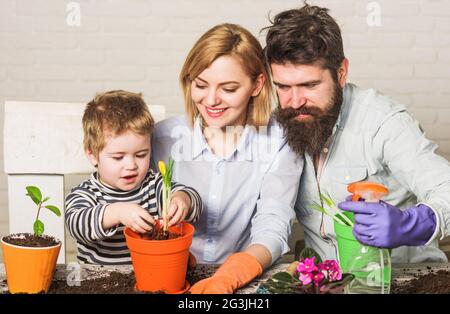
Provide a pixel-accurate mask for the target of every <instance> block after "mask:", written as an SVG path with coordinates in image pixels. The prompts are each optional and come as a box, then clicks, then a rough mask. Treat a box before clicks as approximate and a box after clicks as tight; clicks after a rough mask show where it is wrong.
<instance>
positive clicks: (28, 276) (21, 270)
mask: <svg viewBox="0 0 450 314" xmlns="http://www.w3.org/2000/svg"><path fill="white" fill-rule="evenodd" d="M1 241H2V249H3V261H4V263H5V271H6V280H7V282H8V290H9V292H10V293H39V292H42V291H44V292H47V291H48V288H49V287H50V284H51V282H52V278H53V273H54V272H55V267H56V261H57V259H58V255H59V251H60V249H61V243H59V244H57V245H54V246H50V247H25V246H17V245H13V244H9V243H7V242H5V241H3V238H2V239H1Z"/></svg>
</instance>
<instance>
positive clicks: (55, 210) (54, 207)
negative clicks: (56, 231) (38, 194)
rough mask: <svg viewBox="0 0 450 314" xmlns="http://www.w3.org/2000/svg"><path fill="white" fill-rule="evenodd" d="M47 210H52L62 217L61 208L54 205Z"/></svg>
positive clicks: (48, 206)
mask: <svg viewBox="0 0 450 314" xmlns="http://www.w3.org/2000/svg"><path fill="white" fill-rule="evenodd" d="M45 208H47V209H50V210H51V211H52V212H54V213H55V215H56V216H58V217H59V216H61V212H60V211H59V208H58V207H56V206H53V205H47V206H45Z"/></svg>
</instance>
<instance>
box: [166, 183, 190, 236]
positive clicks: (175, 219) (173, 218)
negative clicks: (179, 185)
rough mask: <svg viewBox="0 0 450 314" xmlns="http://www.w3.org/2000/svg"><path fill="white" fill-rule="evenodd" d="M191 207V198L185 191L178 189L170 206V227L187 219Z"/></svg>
mask: <svg viewBox="0 0 450 314" xmlns="http://www.w3.org/2000/svg"><path fill="white" fill-rule="evenodd" d="M189 208H191V198H190V197H189V195H187V194H186V193H185V192H182V191H177V192H175V193H173V194H172V200H171V201H170V206H169V217H170V220H169V227H170V226H173V225H176V224H178V223H180V222H182V221H183V220H185V219H186V216H187V214H188V212H189Z"/></svg>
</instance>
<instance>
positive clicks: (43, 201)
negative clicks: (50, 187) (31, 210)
mask: <svg viewBox="0 0 450 314" xmlns="http://www.w3.org/2000/svg"><path fill="white" fill-rule="evenodd" d="M49 199H50V197H48V196H47V197H46V198H44V199H43V200H42V203H45V202H47V201H48V200H49Z"/></svg>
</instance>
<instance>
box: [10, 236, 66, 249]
mask: <svg viewBox="0 0 450 314" xmlns="http://www.w3.org/2000/svg"><path fill="white" fill-rule="evenodd" d="M3 241H5V242H6V243H9V244H12V245H17V246H24V247H49V246H55V245H57V244H59V243H60V242H59V241H58V240H57V239H55V238H54V237H51V236H47V235H41V236H36V235H34V234H32V233H16V234H11V235H9V236H6V237H4V238H3Z"/></svg>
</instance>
